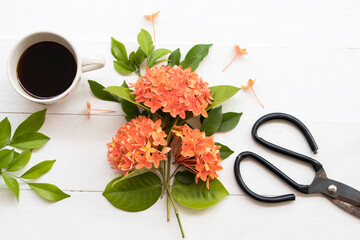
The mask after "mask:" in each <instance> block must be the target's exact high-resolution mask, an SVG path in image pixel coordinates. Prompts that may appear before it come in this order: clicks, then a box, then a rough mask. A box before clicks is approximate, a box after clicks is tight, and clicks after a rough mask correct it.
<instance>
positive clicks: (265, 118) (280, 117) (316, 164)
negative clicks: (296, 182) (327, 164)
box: [251, 113, 322, 172]
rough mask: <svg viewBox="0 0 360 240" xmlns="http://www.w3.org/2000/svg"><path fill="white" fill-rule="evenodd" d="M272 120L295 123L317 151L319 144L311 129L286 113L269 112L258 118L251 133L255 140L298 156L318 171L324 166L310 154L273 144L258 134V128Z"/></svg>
mask: <svg viewBox="0 0 360 240" xmlns="http://www.w3.org/2000/svg"><path fill="white" fill-rule="evenodd" d="M271 120H286V121H288V122H291V123H293V124H294V125H295V126H297V127H298V128H299V129H300V131H301V132H302V133H303V135H304V136H305V138H306V140H307V142H308V143H309V145H310V148H311V150H312V151H313V152H314V153H315V154H316V153H317V150H318V146H317V144H316V142H315V140H314V138H313V136H312V135H311V133H310V131H309V129H308V128H307V127H306V126H305V125H304V124H303V123H302V122H301V121H300V120H299V119H297V118H295V117H294V116H291V115H289V114H286V113H270V114H267V115H265V116H263V117H261V118H260V119H259V120H257V121H256V122H255V124H254V126H253V128H252V130H251V135H252V137H253V138H254V140H255V141H257V142H258V143H260V144H262V145H263V146H265V147H267V148H270V149H272V150H274V151H276V152H278V153H282V154H284V155H287V156H289V157H293V158H296V159H298V160H301V161H304V162H307V163H310V164H311V165H312V166H313V168H314V170H315V171H316V172H317V171H319V170H320V169H321V168H322V165H321V163H319V162H318V161H316V160H315V159H312V158H310V157H308V156H305V155H302V154H300V153H297V152H294V151H291V150H289V149H286V148H283V147H280V146H278V145H275V144H273V143H271V142H268V141H266V140H264V139H263V138H261V137H259V136H258V134H257V130H258V128H259V127H260V126H261V125H262V124H264V123H266V122H268V121H271Z"/></svg>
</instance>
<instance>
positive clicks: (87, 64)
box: [81, 55, 105, 72]
mask: <svg viewBox="0 0 360 240" xmlns="http://www.w3.org/2000/svg"><path fill="white" fill-rule="evenodd" d="M104 66H105V58H104V56H102V55H98V56H86V57H82V58H81V71H82V72H89V71H92V70H96V69H99V68H102V67H104Z"/></svg>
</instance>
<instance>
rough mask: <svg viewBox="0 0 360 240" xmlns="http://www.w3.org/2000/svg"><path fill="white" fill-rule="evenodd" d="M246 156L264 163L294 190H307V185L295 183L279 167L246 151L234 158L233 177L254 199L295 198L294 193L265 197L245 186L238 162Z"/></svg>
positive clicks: (279, 199) (290, 199) (277, 199)
mask: <svg viewBox="0 0 360 240" xmlns="http://www.w3.org/2000/svg"><path fill="white" fill-rule="evenodd" d="M247 157H250V158H252V159H254V160H256V161H258V162H259V163H261V164H262V165H264V166H265V167H266V168H268V169H269V170H270V171H272V172H273V173H275V174H276V175H277V176H279V177H280V178H281V179H282V180H284V181H285V182H286V183H288V184H289V185H290V186H292V187H293V188H295V189H296V190H298V191H300V192H303V193H307V192H308V189H309V186H308V185H301V184H298V183H296V182H295V181H294V180H292V179H291V178H289V177H288V176H287V175H286V174H285V173H283V172H282V171H281V170H280V169H278V168H277V167H275V166H274V165H272V164H271V163H270V162H268V161H267V160H265V159H264V158H262V157H260V156H259V155H257V154H255V153H253V152H248V151H247V152H242V153H240V154H239V155H238V156H237V157H236V160H235V164H234V172H235V178H236V181H237V182H238V184H239V185H240V187H241V189H242V190H243V191H244V192H246V193H247V194H248V195H249V196H250V197H252V198H254V199H255V200H258V201H261V202H267V203H278V202H285V201H292V200H295V195H294V194H286V195H281V196H276V197H265V196H262V195H259V194H257V193H255V192H253V191H251V190H250V188H248V186H246V184H245V182H244V180H243V179H242V177H241V173H240V163H241V161H242V160H244V159H245V158H247Z"/></svg>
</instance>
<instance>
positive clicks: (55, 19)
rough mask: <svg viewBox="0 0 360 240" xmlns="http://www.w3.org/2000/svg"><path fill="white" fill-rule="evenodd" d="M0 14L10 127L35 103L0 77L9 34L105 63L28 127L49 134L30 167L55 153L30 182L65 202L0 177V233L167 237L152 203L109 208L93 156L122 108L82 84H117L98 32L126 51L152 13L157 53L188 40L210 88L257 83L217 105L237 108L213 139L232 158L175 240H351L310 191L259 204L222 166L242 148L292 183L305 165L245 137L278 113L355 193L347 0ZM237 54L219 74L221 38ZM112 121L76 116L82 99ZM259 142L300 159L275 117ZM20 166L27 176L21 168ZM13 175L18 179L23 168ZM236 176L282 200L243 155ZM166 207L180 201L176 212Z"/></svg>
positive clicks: (22, 8)
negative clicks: (216, 188) (54, 39)
mask: <svg viewBox="0 0 360 240" xmlns="http://www.w3.org/2000/svg"><path fill="white" fill-rule="evenodd" d="M0 5H1V10H0V12H1V14H0V22H1V23H2V24H0V66H2V67H1V68H0V79H1V80H0V119H3V118H4V117H5V116H7V117H8V118H9V119H10V121H11V123H12V124H13V129H15V126H17V125H18V124H19V123H20V122H21V121H23V120H24V119H25V118H26V117H27V116H28V115H29V114H30V113H32V112H34V111H37V110H40V109H43V108H44V106H42V105H38V104H34V103H31V102H29V101H27V100H25V99H23V98H22V97H20V96H19V95H18V94H17V93H16V92H15V91H14V90H13V89H12V88H11V85H10V83H9V81H8V80H7V72H6V62H7V56H8V54H9V52H10V50H11V48H12V47H13V45H14V44H15V42H16V41H17V40H18V39H19V38H21V37H22V36H24V35H26V34H28V33H30V32H34V31H39V30H51V31H55V32H59V33H61V34H63V35H65V36H68V37H69V39H71V40H72V41H73V42H74V44H75V45H76V47H77V49H78V50H79V52H80V53H81V54H82V55H89V54H103V55H104V56H105V58H106V61H107V64H106V66H105V68H103V69H101V70H98V71H93V72H89V73H85V74H83V78H82V82H81V83H80V85H79V87H78V89H77V91H76V92H75V93H74V94H73V95H72V96H71V97H70V98H68V99H66V100H65V101H63V102H61V103H58V104H54V105H49V106H46V107H47V109H48V111H47V115H46V122H45V124H44V126H43V128H42V129H41V132H43V133H45V134H46V135H48V136H49V137H51V140H50V141H49V142H48V143H47V144H46V145H45V146H44V147H43V148H42V149H39V150H36V151H34V153H33V157H32V159H31V161H30V164H29V167H30V166H32V165H35V164H36V163H38V162H40V161H42V160H48V159H56V160H57V161H56V163H55V165H54V168H53V169H52V170H51V171H50V172H49V173H48V174H46V175H44V176H43V177H42V178H41V179H40V180H39V181H44V182H50V183H54V184H56V185H58V186H59V187H60V188H62V189H64V190H65V191H66V192H67V193H69V194H71V195H72V197H71V198H69V199H66V200H64V201H61V202H58V203H48V202H46V201H44V200H42V199H40V198H39V197H38V196H36V194H35V193H33V192H32V191H30V190H29V189H28V187H26V186H24V185H20V188H21V191H20V202H19V203H17V202H16V199H15V197H14V196H12V194H11V192H10V191H9V190H7V189H6V186H5V184H4V183H3V182H2V181H0V213H1V220H0V233H1V239H9V240H13V239H14V240H15V239H24V238H30V239H49V238H52V239H114V238H126V239H180V233H179V230H178V227H177V223H176V219H175V217H174V216H173V215H172V218H171V221H170V223H167V222H166V218H165V217H166V216H165V214H166V205H165V201H164V200H160V201H159V202H157V203H156V204H155V205H154V206H153V207H152V208H150V209H149V210H147V211H144V212H140V213H127V212H124V211H121V210H118V209H116V208H114V207H113V206H112V205H111V204H109V203H108V202H107V200H106V199H105V198H104V197H103V196H102V195H101V193H102V191H103V190H104V188H105V185H106V184H107V183H108V182H109V181H110V180H111V179H113V178H114V177H116V176H117V174H116V172H115V171H114V170H112V169H110V166H109V163H108V162H107V159H106V151H107V149H106V143H107V142H109V141H111V137H112V136H113V135H114V134H115V132H116V130H117V129H118V128H119V126H121V125H122V124H124V123H125V119H124V117H123V116H124V115H123V112H122V110H121V107H120V106H119V105H117V104H115V103H111V102H104V101H100V100H98V99H96V98H95V97H94V96H93V95H92V94H91V92H90V90H89V87H88V85H87V80H88V79H93V80H96V81H98V82H100V83H102V84H103V85H106V86H110V85H120V84H121V82H122V81H123V80H126V81H128V82H129V81H130V82H131V81H135V80H136V79H137V78H136V76H129V77H124V76H121V75H119V74H118V73H116V71H115V70H114V69H113V67H112V60H113V58H112V56H111V54H110V37H111V36H114V37H115V38H117V39H118V40H120V41H123V42H124V43H125V45H126V46H127V47H128V46H129V47H128V48H129V49H132V48H133V49H135V47H136V44H137V43H136V35H137V33H138V32H139V29H140V28H145V29H147V30H149V31H151V23H150V22H148V21H146V20H145V19H144V18H143V14H146V13H151V12H154V11H157V10H160V11H161V13H160V15H159V17H158V18H157V19H156V32H157V43H156V46H158V47H165V48H169V49H175V48H177V47H180V48H181V49H182V53H183V54H185V52H186V51H187V50H188V49H190V48H191V46H193V45H194V44H197V43H214V46H213V47H212V48H211V50H210V54H209V56H208V57H207V58H206V59H205V60H204V61H203V62H202V63H201V65H200V67H199V68H198V70H197V72H198V73H199V74H200V75H201V76H202V77H203V79H204V80H205V81H207V82H209V83H210V85H219V84H231V85H235V86H239V87H240V86H241V85H243V84H245V83H246V82H247V80H248V79H249V78H256V79H257V81H256V84H255V91H256V93H257V95H258V96H259V98H260V99H261V100H262V102H263V103H264V105H265V109H262V108H261V107H260V105H259V104H258V103H257V102H256V100H255V98H254V97H253V95H252V94H251V93H250V92H246V91H241V92H240V93H239V94H237V95H236V96H235V97H234V98H233V99H231V100H230V101H228V102H226V103H224V105H223V108H224V111H236V112H244V115H243V117H242V119H241V121H240V123H239V125H238V126H237V127H236V129H234V130H233V131H231V132H228V133H221V134H216V135H215V140H216V141H218V142H221V143H224V144H226V145H228V146H229V147H231V148H232V149H233V150H234V151H235V153H234V154H233V155H232V156H231V157H229V158H228V159H226V160H225V161H224V162H223V164H222V165H223V167H224V170H223V171H222V172H220V174H219V175H220V177H219V179H220V180H221V181H222V182H223V184H224V185H225V186H226V188H227V189H228V191H229V192H230V196H229V197H227V198H225V199H224V200H223V201H222V202H220V203H219V204H218V205H216V206H214V207H211V208H209V209H206V210H201V211H199V210H191V209H186V208H184V207H181V206H179V210H180V215H181V219H182V222H183V226H184V230H185V233H186V238H187V239H205V238H208V239H218V238H228V239H238V238H240V239H289V238H291V239H339V238H349V239H356V238H358V236H359V234H360V228H359V227H358V223H359V220H358V219H356V218H355V217H353V216H351V215H350V214H347V213H346V212H344V211H342V210H341V209H339V208H338V207H336V206H335V205H333V204H332V203H331V202H330V201H328V200H327V199H325V198H322V197H321V196H318V195H315V196H306V195H303V194H299V193H298V192H295V194H296V196H297V199H296V201H295V202H292V203H284V204H276V205H267V204H262V203H258V202H255V201H253V200H251V199H250V198H249V197H248V196H247V195H245V194H244V193H243V191H242V190H241V189H240V188H239V187H238V185H237V184H236V182H235V179H234V175H233V163H234V160H235V157H236V155H237V154H239V153H240V152H242V151H245V150H250V151H254V152H256V153H258V154H260V155H262V156H264V157H265V158H267V159H269V160H271V162H273V163H274V164H275V165H276V166H278V167H279V168H281V169H282V170H284V172H286V173H287V174H289V175H290V176H291V177H293V178H294V179H295V180H296V181H299V182H301V183H309V182H310V181H311V180H312V177H313V170H312V169H311V168H310V167H308V166H307V165H305V164H298V163H297V162H296V161H292V160H290V159H289V158H284V157H282V156H280V155H278V154H274V153H273V152H271V151H268V150H266V149H264V148H263V147H261V146H259V145H258V144H256V143H254V141H253V140H252V139H251V136H250V130H251V127H252V125H253V123H254V122H255V121H256V119H258V118H259V117H260V116H262V115H264V114H266V113H270V112H275V111H276V112H278V111H279V112H286V113H289V114H292V115H294V116H296V117H298V118H299V119H301V120H302V121H303V122H304V123H305V124H306V125H307V126H308V127H309V129H310V131H311V132H312V133H313V135H314V137H315V139H316V141H317V143H318V145H319V153H318V154H317V155H316V156H314V158H316V159H317V160H318V161H320V162H321V163H323V165H324V167H325V170H326V171H327V173H328V176H329V177H330V178H333V179H335V180H338V181H341V182H344V183H346V184H349V185H350V186H352V187H354V188H357V189H360V178H359V175H358V172H359V169H360V161H359V159H358V156H359V155H360V148H359V147H358V145H359V142H360V112H359V108H358V106H359V104H360V95H359V94H358V89H359V87H360V81H359V79H360V71H359V67H358V65H359V63H360V29H359V28H358V24H359V23H360V2H359V1H356V0H353V1H350V0H349V1H336V0H331V1H329V0H328V1H312V0H306V1H283V0H274V1H265V0H255V1H254V0H247V1H231V0H226V1H183V2H182V3H180V2H177V3H176V6H175V4H170V3H169V2H168V1H164V0H162V1H155V2H152V1H145V0H136V1H128V2H125V1H115V0H114V1H102V2H99V1H70V0H64V1H61V2H50V1H45V0H35V1H30V2H25V1H6V2H5V1H3V2H2V3H1V4H0ZM235 43H237V44H240V46H241V47H244V48H247V49H248V52H249V54H248V55H246V56H243V57H242V58H240V59H238V60H236V61H235V62H234V63H233V65H232V66H230V67H229V68H228V69H227V70H226V71H225V72H221V69H222V68H223V67H224V66H225V65H226V64H227V63H228V61H229V60H230V58H231V57H232V56H233V54H234V52H233V44H235ZM87 100H89V101H90V102H91V103H92V104H93V106H94V107H96V108H104V109H112V110H116V112H115V113H114V114H103V115H96V116H93V117H92V118H91V119H90V120H88V119H87V115H86V105H85V103H86V101H87ZM259 133H260V134H261V135H262V136H264V138H267V139H269V140H271V141H274V142H276V143H278V144H280V145H282V146H285V147H288V148H290V149H293V150H296V151H299V152H302V153H304V154H307V155H309V156H313V155H312V153H311V151H310V149H309V148H308V146H307V144H306V141H305V140H304V138H303V137H302V136H301V134H300V132H299V131H297V130H296V129H294V128H292V127H291V126H290V125H288V124H282V123H280V122H278V123H275V124H273V125H271V126H264V127H263V128H261V129H260V132H259ZM29 167H27V168H26V169H28V168H29ZM26 169H24V171H25V170H26ZM241 169H242V172H243V174H244V178H245V179H246V182H247V183H248V185H249V187H251V188H252V189H254V190H255V191H256V192H259V193H262V194H266V195H274V194H275V195H276V194H284V193H289V192H293V191H294V190H293V189H291V188H290V187H288V186H286V185H284V184H283V183H282V182H281V181H279V180H278V179H276V178H275V177H274V176H273V175H271V174H270V173H269V172H268V171H267V170H264V169H263V168H262V167H261V166H260V165H258V164H256V163H254V162H252V161H249V160H246V161H244V163H243V165H242V168H241ZM178 205H179V204H178Z"/></svg>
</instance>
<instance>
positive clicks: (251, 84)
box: [241, 79, 265, 108]
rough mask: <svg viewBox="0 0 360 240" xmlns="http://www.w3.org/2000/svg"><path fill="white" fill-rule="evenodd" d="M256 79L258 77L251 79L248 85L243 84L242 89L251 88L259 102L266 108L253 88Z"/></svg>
mask: <svg viewBox="0 0 360 240" xmlns="http://www.w3.org/2000/svg"><path fill="white" fill-rule="evenodd" d="M255 81H256V79H254V80H252V79H249V80H248V82H247V85H246V86H241V87H242V89H244V90H247V89H251V91H252V92H253V93H254V95H255V97H256V99H257V100H258V102H259V103H260V105H261V106H262V107H263V108H265V107H264V105H263V104H262V103H261V101H260V100H259V98H258V97H257V96H256V94H255V91H254V89H253V86H254V84H255Z"/></svg>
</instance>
